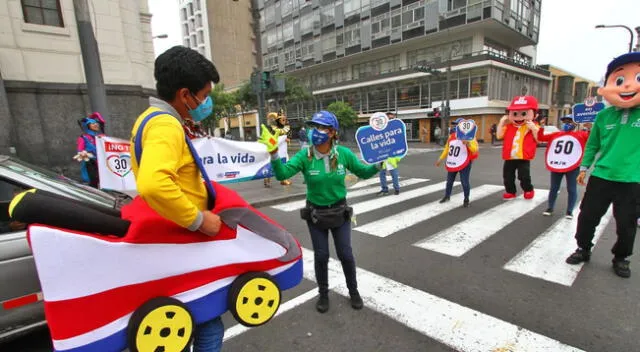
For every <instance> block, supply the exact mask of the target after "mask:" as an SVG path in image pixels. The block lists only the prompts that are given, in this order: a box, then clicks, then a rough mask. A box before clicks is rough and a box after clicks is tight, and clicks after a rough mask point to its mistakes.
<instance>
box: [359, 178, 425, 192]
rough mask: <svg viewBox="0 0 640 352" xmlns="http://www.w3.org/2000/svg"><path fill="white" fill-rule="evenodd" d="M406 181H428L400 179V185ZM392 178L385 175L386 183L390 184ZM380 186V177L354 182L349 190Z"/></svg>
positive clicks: (422, 180)
mask: <svg viewBox="0 0 640 352" xmlns="http://www.w3.org/2000/svg"><path fill="white" fill-rule="evenodd" d="M407 180H417V181H413V182H415V183H419V182H427V181H429V179H428V178H410V179H403V178H402V177H401V179H400V184H401V185H402V182H404V181H407ZM392 181H393V180H392V178H391V176H388V175H387V183H389V182H392ZM379 184H380V177H372V178H370V179H368V180H361V181H358V182H356V183H355V184H354V185H353V186H351V187H349V189H358V188H362V187H367V186H371V185H379Z"/></svg>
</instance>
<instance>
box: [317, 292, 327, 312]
mask: <svg viewBox="0 0 640 352" xmlns="http://www.w3.org/2000/svg"><path fill="white" fill-rule="evenodd" d="M316 310H317V311H318V312H320V313H326V312H327V311H328V310H329V296H325V295H320V298H318V302H316Z"/></svg>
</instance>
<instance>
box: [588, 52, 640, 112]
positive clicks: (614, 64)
mask: <svg viewBox="0 0 640 352" xmlns="http://www.w3.org/2000/svg"><path fill="white" fill-rule="evenodd" d="M598 94H599V95H601V96H602V97H603V98H604V99H605V100H606V101H608V102H609V104H611V105H613V106H615V107H618V108H623V109H629V108H633V107H636V106H640V52H633V53H626V54H623V55H620V56H618V57H617V58H615V59H613V61H611V63H609V66H607V73H606V74H605V77H604V86H603V87H600V88H598Z"/></svg>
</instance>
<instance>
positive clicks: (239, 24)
mask: <svg viewBox="0 0 640 352" xmlns="http://www.w3.org/2000/svg"><path fill="white" fill-rule="evenodd" d="M178 1H179V8H180V23H181V30H182V37H183V45H184V46H186V47H189V48H192V49H195V50H198V51H199V52H200V53H201V54H202V55H204V56H206V57H207V58H208V59H210V60H212V61H213V62H214V63H215V65H216V68H217V69H218V71H219V72H220V80H221V82H222V83H223V84H224V85H225V87H226V88H228V89H233V88H236V87H238V86H240V85H241V84H242V83H244V82H245V81H247V80H248V79H249V77H250V76H251V72H252V71H253V70H254V68H257V62H258V61H257V60H258V56H257V51H256V49H255V36H254V34H253V33H254V31H253V27H252V26H253V15H252V5H251V1H250V0H243V1H230V0H229V1H220V0H178Z"/></svg>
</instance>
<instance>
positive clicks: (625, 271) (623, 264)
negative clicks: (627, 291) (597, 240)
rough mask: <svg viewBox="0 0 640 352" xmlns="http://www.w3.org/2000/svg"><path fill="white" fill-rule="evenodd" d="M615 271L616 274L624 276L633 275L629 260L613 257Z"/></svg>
mask: <svg viewBox="0 0 640 352" xmlns="http://www.w3.org/2000/svg"><path fill="white" fill-rule="evenodd" d="M611 262H612V263H613V271H614V272H615V273H616V275H618V276H620V277H624V278H628V277H629V276H631V269H629V261H628V260H626V259H618V258H613V260H612V261H611Z"/></svg>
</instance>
